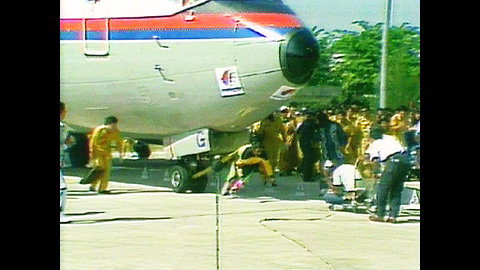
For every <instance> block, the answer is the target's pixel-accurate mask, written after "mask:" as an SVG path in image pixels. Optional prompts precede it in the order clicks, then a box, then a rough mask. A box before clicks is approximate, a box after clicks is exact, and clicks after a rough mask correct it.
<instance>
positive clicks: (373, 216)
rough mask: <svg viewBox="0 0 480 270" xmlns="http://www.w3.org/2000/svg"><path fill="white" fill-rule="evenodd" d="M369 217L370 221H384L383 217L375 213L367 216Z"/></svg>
mask: <svg viewBox="0 0 480 270" xmlns="http://www.w3.org/2000/svg"><path fill="white" fill-rule="evenodd" d="M369 219H370V220H371V221H375V222H385V221H384V218H383V217H382V218H381V217H379V216H377V215H372V216H370V217H369Z"/></svg>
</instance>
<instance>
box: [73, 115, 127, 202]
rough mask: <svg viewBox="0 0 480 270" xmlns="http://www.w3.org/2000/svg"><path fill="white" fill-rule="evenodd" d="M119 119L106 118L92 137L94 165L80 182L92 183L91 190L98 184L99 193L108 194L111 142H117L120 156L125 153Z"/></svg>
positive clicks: (91, 158)
mask: <svg viewBox="0 0 480 270" xmlns="http://www.w3.org/2000/svg"><path fill="white" fill-rule="evenodd" d="M117 125H118V119H117V118H116V117H115V116H109V117H107V118H105V123H104V125H101V126H98V127H96V128H95V129H94V130H93V134H92V136H91V138H90V144H89V146H90V162H91V164H92V165H93V167H92V170H91V171H90V172H89V173H88V175H87V176H86V177H85V178H83V179H82V180H81V181H80V184H90V191H95V190H96V189H97V186H98V184H99V183H100V186H99V188H98V193H99V194H108V193H110V191H108V190H107V187H108V181H109V178H110V171H111V166H112V165H111V160H112V152H111V144H112V142H115V143H116V147H117V148H118V151H119V152H120V158H121V157H122V155H123V149H124V147H123V139H122V135H121V134H120V131H119V130H118V126H117Z"/></svg>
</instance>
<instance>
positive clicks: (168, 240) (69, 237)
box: [60, 168, 420, 269]
mask: <svg viewBox="0 0 480 270" xmlns="http://www.w3.org/2000/svg"><path fill="white" fill-rule="evenodd" d="M82 173H83V171H82ZM163 173H164V172H163V171H161V170H160V169H159V170H157V171H156V170H149V171H148V177H145V176H146V175H145V171H144V170H142V169H141V168H137V169H122V168H115V169H114V172H113V173H112V179H113V180H114V182H110V186H109V188H110V189H111V190H112V194H109V195H97V194H95V193H93V192H89V191H88V186H86V185H80V184H78V181H79V180H80V178H79V177H69V178H68V179H67V188H68V195H67V208H66V214H67V217H69V218H70V219H71V220H72V223H70V224H62V225H61V226H60V266H61V269H217V263H216V211H215V194H214V191H215V187H216V185H215V183H211V184H210V185H209V187H208V189H207V192H206V193H202V194H177V193H173V192H171V190H170V188H168V187H165V186H163V185H162V181H163V180H162V175H163ZM73 174H75V173H73ZM67 175H68V173H67ZM77 175H78V173H77ZM117 181H118V182H117ZM122 182H123V183H122ZM277 182H278V187H276V188H271V187H267V188H266V187H264V186H263V185H262V184H261V183H260V180H259V178H258V176H254V177H253V178H252V181H251V183H249V185H247V186H245V189H244V190H242V191H241V192H239V194H238V196H236V197H235V196H233V197H232V196H230V197H221V199H220V214H221V215H220V227H219V231H220V238H219V244H220V252H219V255H220V269H419V268H420V241H419V240H420V211H419V205H417V206H414V207H413V208H412V209H410V210H408V209H404V210H403V211H402V214H401V217H400V220H401V221H402V223H400V224H386V223H375V222H371V221H369V220H368V215H367V214H353V213H348V212H342V211H330V210H328V206H327V204H326V203H325V202H324V201H321V200H319V199H318V183H303V182H301V181H300V179H299V177H297V176H291V177H279V178H278V179H277ZM139 183H144V184H139Z"/></svg>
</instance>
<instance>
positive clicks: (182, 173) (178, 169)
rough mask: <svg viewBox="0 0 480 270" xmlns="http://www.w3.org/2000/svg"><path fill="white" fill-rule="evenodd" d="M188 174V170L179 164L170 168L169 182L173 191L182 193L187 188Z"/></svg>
mask: <svg viewBox="0 0 480 270" xmlns="http://www.w3.org/2000/svg"><path fill="white" fill-rule="evenodd" d="M189 182H190V174H189V172H188V170H187V169H186V168H184V167H182V166H180V165H175V166H173V167H172V168H170V184H171V186H172V189H173V191H175V192H178V193H183V192H186V191H187V190H188V184H189Z"/></svg>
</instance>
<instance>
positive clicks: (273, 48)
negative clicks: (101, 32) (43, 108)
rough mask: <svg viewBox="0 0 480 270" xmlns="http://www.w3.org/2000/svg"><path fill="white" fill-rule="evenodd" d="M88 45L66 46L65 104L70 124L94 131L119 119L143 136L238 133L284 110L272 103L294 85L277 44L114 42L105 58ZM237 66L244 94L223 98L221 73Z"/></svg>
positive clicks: (63, 64) (63, 50) (125, 128)
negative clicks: (280, 59) (196, 131)
mask: <svg viewBox="0 0 480 270" xmlns="http://www.w3.org/2000/svg"><path fill="white" fill-rule="evenodd" d="M83 46H84V44H82V42H65V43H62V42H61V46H60V61H61V65H60V67H61V68H60V78H61V79H60V90H61V99H62V101H64V102H66V104H67V106H68V110H69V116H68V118H67V120H68V123H69V124H71V125H72V126H76V127H84V128H92V127H94V126H96V125H98V124H101V123H102V122H103V119H104V117H106V116H108V115H116V116H117V117H118V118H119V119H120V127H121V130H122V132H126V133H130V134H139V135H141V136H145V135H147V136H152V137H154V136H158V135H160V136H161V135H171V134H178V133H182V132H186V131H191V130H194V129H197V128H203V127H207V128H212V129H215V130H219V131H239V130H242V129H244V128H245V127H246V126H248V125H250V124H251V123H252V122H254V121H257V120H259V119H261V118H263V117H265V116H266V115H268V114H269V113H270V112H272V111H273V110H274V109H275V108H277V107H278V106H280V105H281V103H282V102H281V101H275V100H273V99H271V98H270V96H271V95H272V94H273V93H274V92H275V91H276V90H278V89H279V88H280V87H281V86H282V85H288V82H287V81H286V80H285V78H284V77H283V76H282V72H281V70H280V67H279V62H278V43H277V42H263V41H262V42H254V41H252V40H250V41H249V43H245V42H243V41H241V42H240V41H238V40H237V41H229V40H200V41H199V40H195V41H174V42H173V41H165V40H160V41H159V40H151V41H142V42H111V43H110V44H109V46H110V49H109V54H108V56H103V57H98V56H97V57H89V56H86V55H84V54H83V53H82V52H83V50H84V47H83ZM230 67H235V68H236V70H237V71H238V74H237V75H238V76H239V81H240V84H241V91H242V92H243V93H239V94H235V95H231V96H227V95H225V94H224V93H223V92H222V91H221V88H220V87H221V86H220V85H219V84H221V82H219V80H218V79H219V78H218V76H217V75H216V70H217V72H218V70H221V69H222V68H230Z"/></svg>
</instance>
